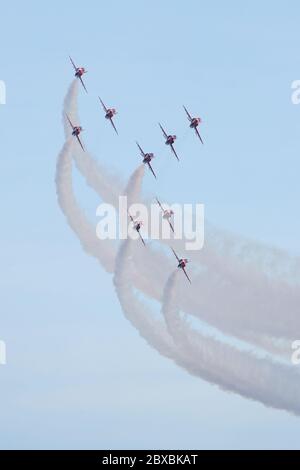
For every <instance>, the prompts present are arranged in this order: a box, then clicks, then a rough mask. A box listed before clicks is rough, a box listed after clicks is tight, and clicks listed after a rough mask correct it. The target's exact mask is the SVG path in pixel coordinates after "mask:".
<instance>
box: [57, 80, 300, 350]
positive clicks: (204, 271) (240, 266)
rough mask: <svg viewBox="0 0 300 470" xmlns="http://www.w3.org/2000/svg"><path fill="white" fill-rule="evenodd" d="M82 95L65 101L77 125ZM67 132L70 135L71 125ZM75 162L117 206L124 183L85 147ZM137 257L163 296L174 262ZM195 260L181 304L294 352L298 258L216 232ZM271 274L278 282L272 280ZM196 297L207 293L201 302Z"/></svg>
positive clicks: (179, 244)
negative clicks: (195, 268) (194, 270)
mask: <svg viewBox="0 0 300 470" xmlns="http://www.w3.org/2000/svg"><path fill="white" fill-rule="evenodd" d="M77 94H78V82H77V81H74V82H73V83H72V85H71V87H70V89H69V91H68V94H67V97H66V99H65V103H64V109H65V113H68V114H69V115H70V116H71V117H72V118H73V119H74V120H75V121H76V122H78V114H77ZM65 113H64V114H65ZM66 124H67V125H68V123H66V121H65V126H66ZM66 132H67V135H69V132H70V131H69V130H68V127H66ZM74 158H75V162H76V165H77V167H78V169H79V171H80V172H81V173H82V174H83V175H84V177H85V178H86V181H87V183H88V184H89V185H90V186H91V187H92V188H93V189H94V190H95V191H96V192H97V193H98V194H99V195H100V197H102V198H103V200H104V201H106V202H109V203H111V204H113V205H114V206H115V207H117V206H118V196H119V194H121V193H122V185H121V183H120V182H119V181H118V180H117V179H116V178H115V177H112V176H111V175H109V174H108V173H107V171H106V170H105V168H103V167H102V166H101V165H100V164H99V163H98V162H96V161H95V160H94V159H93V158H92V157H91V156H90V155H89V154H88V153H87V152H82V150H81V149H80V147H79V146H75V148H74ZM174 247H176V248H177V249H178V250H179V251H180V252H182V253H184V242H183V241H176V242H175V244H174ZM133 256H134V261H135V263H136V264H137V266H138V269H139V271H140V272H141V273H143V277H144V278H145V279H147V277H148V276H149V274H152V275H153V277H154V278H155V280H156V285H154V284H152V286H151V287H147V286H145V288H147V289H148V290H149V288H151V289H152V292H150V291H148V295H151V296H153V295H154V296H155V297H156V298H158V299H159V298H161V295H162V287H161V286H162V285H164V282H165V280H166V278H167V276H168V272H167V271H166V270H167V269H170V268H169V266H170V263H169V262H168V261H167V260H165V261H164V262H162V257H161V255H157V257H159V258H160V259H159V260H158V262H157V263H154V262H153V259H154V257H155V256H154V254H153V250H151V248H150V247H148V252H147V253H144V254H143V256H142V257H141V256H140V251H137V252H136V253H134V254H133ZM145 258H147V260H146V261H145ZM192 258H193V262H194V263H195V262H197V264H198V265H199V266H200V268H201V272H200V273H197V274H196V273H195V275H194V276H193V286H192V288H191V289H190V290H189V291H186V292H183V294H182V296H181V298H180V300H179V301H180V302H181V304H180V306H181V308H182V309H183V310H185V311H188V312H189V313H191V314H193V315H195V316H201V318H202V319H203V320H204V321H206V322H207V323H210V324H211V325H213V326H214V327H216V328H219V329H221V330H222V331H224V332H225V333H226V334H230V335H233V336H237V337H239V338H241V339H245V340H248V341H252V342H254V343H255V344H258V345H260V346H264V347H266V349H267V350H271V351H273V350H275V351H276V350H278V348H279V352H280V349H281V348H282V345H281V344H280V343H278V340H279V341H281V340H282V338H286V339H287V340H288V341H289V343H287V342H285V343H284V347H285V353H288V354H289V351H288V352H287V345H288V344H290V342H291V340H293V339H294V334H295V331H297V330H299V331H300V317H299V315H298V305H299V303H300V289H299V288H298V286H297V285H295V281H297V282H299V278H300V276H299V272H300V262H299V260H298V259H297V258H296V259H292V258H290V257H288V256H287V255H286V256H284V254H283V253H279V252H278V250H274V249H269V248H267V247H262V246H260V245H259V244H256V243H254V242H251V243H250V242H248V241H246V240H242V239H237V238H234V237H233V236H229V235H228V234H225V233H223V232H220V231H217V230H213V229H211V228H210V229H209V236H207V240H206V245H205V248H204V249H203V250H202V251H201V252H199V253H197V252H193V253H192ZM255 264H257V265H258V266H260V268H261V270H259V269H258V268H257V266H255ZM161 266H164V268H163V269H162V268H161ZM148 267H151V271H149V270H148ZM146 270H147V272H145V271H146ZM271 270H272V272H273V278H270V272H271ZM291 280H292V281H293V282H292V283H290V281H291ZM158 281H159V283H158ZM196 293H198V294H199V293H201V296H198V297H199V301H198V302H197V300H196V298H197V297H196Z"/></svg>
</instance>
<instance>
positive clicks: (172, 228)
mask: <svg viewBox="0 0 300 470" xmlns="http://www.w3.org/2000/svg"><path fill="white" fill-rule="evenodd" d="M168 222H169V225H170V227H171V230H172V232H173V233H174V227H173V225H172V223H171V222H170V221H169V220H168Z"/></svg>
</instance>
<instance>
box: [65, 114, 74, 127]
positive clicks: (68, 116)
mask: <svg viewBox="0 0 300 470" xmlns="http://www.w3.org/2000/svg"><path fill="white" fill-rule="evenodd" d="M66 116H67V119H68V121H69V124H70V126H71V127H72V129H74V126H73V124H72V122H71V119H70V118H69V116H68V115H67V114H66Z"/></svg>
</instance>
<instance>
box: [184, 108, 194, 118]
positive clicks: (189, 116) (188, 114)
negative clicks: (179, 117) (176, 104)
mask: <svg viewBox="0 0 300 470" xmlns="http://www.w3.org/2000/svg"><path fill="white" fill-rule="evenodd" d="M183 108H184V110H185V112H186V114H187V117H188V118H189V120H190V121H191V120H192V116H191V115H190V113H189V112H188V110H187V109H186V107H185V106H183Z"/></svg>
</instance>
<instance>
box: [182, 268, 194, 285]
mask: <svg viewBox="0 0 300 470" xmlns="http://www.w3.org/2000/svg"><path fill="white" fill-rule="evenodd" d="M182 271H183V272H184V274H185V275H186V278H187V279H188V281H189V283H190V284H192V281H191V280H190V278H189V276H188V275H187V272H186V270H185V268H182Z"/></svg>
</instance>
